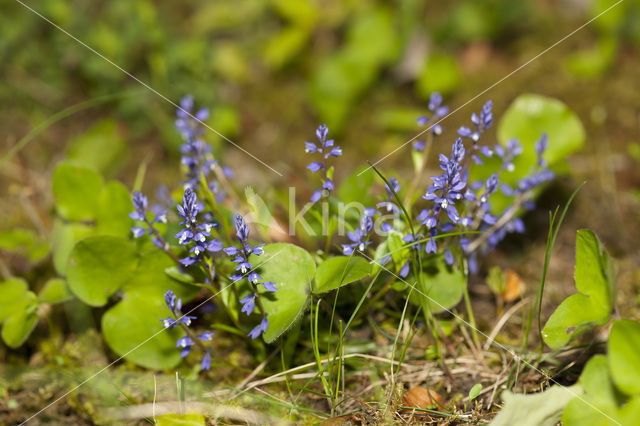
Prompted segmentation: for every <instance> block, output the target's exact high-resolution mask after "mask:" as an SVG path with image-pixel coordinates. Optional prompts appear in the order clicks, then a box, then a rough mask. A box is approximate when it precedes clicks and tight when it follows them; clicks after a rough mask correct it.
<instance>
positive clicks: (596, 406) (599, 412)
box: [562, 355, 618, 426]
mask: <svg viewBox="0 0 640 426" xmlns="http://www.w3.org/2000/svg"><path fill="white" fill-rule="evenodd" d="M578 383H579V384H580V386H582V388H583V389H584V395H582V396H581V397H580V398H574V399H573V400H571V402H569V404H568V405H567V408H566V409H565V410H564V413H563V415H562V422H563V423H564V424H565V425H567V426H571V425H575V426H578V425H580V426H582V425H614V424H616V423H614V422H613V421H612V419H611V418H610V417H613V418H616V417H617V411H618V407H617V405H618V401H617V398H616V390H615V388H614V386H613V382H612V381H611V376H610V374H609V368H608V367H607V359H606V357H605V356H604V355H595V356H594V357H593V358H591V359H590V360H589V362H587V364H586V365H585V367H584V369H583V370H582V374H581V375H580V380H579V381H578ZM603 413H604V414H603Z"/></svg>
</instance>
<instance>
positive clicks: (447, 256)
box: [444, 248, 454, 266]
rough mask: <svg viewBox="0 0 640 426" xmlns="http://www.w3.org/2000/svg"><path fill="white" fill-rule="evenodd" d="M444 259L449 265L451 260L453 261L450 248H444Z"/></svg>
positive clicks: (451, 263)
mask: <svg viewBox="0 0 640 426" xmlns="http://www.w3.org/2000/svg"><path fill="white" fill-rule="evenodd" d="M444 261H445V263H446V264H447V265H449V266H451V265H453V261H454V258H453V253H451V250H449V248H446V249H445V250H444Z"/></svg>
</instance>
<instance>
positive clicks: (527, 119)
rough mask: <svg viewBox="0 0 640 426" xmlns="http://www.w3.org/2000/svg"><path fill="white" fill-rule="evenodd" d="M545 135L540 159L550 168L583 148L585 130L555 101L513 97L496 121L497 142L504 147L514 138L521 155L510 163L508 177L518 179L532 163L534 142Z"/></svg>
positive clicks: (534, 156) (535, 97)
mask: <svg viewBox="0 0 640 426" xmlns="http://www.w3.org/2000/svg"><path fill="white" fill-rule="evenodd" d="M545 132H546V133H547V136H548V138H549V143H548V146H547V149H546V151H545V153H544V158H545V159H546V160H547V163H548V164H549V166H550V167H551V168H553V166H555V165H557V164H559V163H560V162H561V161H564V160H565V159H566V158H567V157H568V156H569V155H570V154H572V153H574V152H576V151H578V150H579V149H580V148H582V146H583V145H584V139H585V131H584V128H583V126H582V123H581V122H580V119H579V118H578V116H577V115H576V114H575V113H574V112H573V111H571V110H570V109H569V108H568V107H567V106H566V105H565V104H563V103H562V102H560V101H559V100H557V99H553V98H548V97H545V96H541V95H534V94H524V95H520V96H518V97H517V98H516V100H515V101H513V103H512V104H511V105H510V106H509V108H508V109H507V111H506V112H505V113H504V115H503V116H502V118H501V119H500V124H499V125H498V140H499V141H500V143H501V144H502V145H505V144H506V143H507V141H508V140H509V139H511V138H517V139H518V140H519V141H520V143H521V144H522V146H523V152H522V154H521V155H520V156H519V157H518V158H517V159H516V160H515V161H514V165H515V170H514V172H513V173H512V174H511V175H512V176H514V177H517V178H522V177H524V176H526V175H528V174H529V172H530V170H531V167H533V166H534V165H535V164H536V160H537V156H536V152H535V146H534V145H535V142H536V141H537V140H538V139H540V136H541V135H542V134H543V133H545Z"/></svg>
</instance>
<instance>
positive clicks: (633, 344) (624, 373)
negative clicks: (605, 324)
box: [607, 319, 640, 395]
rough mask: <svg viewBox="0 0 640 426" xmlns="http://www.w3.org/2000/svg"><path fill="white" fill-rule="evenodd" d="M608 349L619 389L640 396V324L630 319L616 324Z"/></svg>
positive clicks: (611, 366)
mask: <svg viewBox="0 0 640 426" xmlns="http://www.w3.org/2000/svg"><path fill="white" fill-rule="evenodd" d="M607 347H608V354H609V369H610V371H611V377H612V378H613V381H614V383H615V384H616V386H617V387H618V389H620V390H621V391H622V392H624V393H625V394H627V395H640V324H639V323H637V322H635V321H632V320H628V319H622V320H618V321H616V322H614V323H613V328H612V329H611V334H610V335H609V342H608V343H607Z"/></svg>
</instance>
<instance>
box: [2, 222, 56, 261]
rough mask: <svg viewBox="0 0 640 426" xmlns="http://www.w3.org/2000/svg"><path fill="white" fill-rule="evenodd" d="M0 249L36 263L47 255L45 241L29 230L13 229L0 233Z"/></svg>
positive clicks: (47, 246)
mask: <svg viewBox="0 0 640 426" xmlns="http://www.w3.org/2000/svg"><path fill="white" fill-rule="evenodd" d="M0 249H3V250H7V251H10V252H14V253H19V254H21V255H23V256H26V257H27V258H28V259H29V261H30V262H32V263H37V262H39V261H40V260H42V259H43V258H45V257H46V256H47V255H48V254H49V244H48V243H47V241H46V240H45V239H44V238H42V237H40V236H39V235H38V234H36V233H35V232H34V231H32V230H30V229H22V228H14V229H9V230H7V231H3V232H0Z"/></svg>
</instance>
